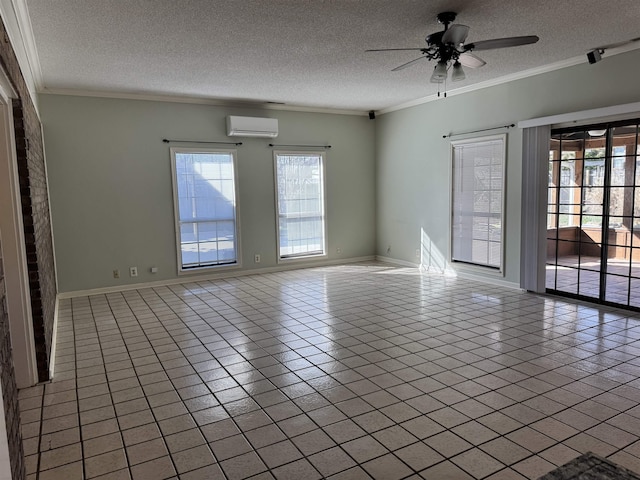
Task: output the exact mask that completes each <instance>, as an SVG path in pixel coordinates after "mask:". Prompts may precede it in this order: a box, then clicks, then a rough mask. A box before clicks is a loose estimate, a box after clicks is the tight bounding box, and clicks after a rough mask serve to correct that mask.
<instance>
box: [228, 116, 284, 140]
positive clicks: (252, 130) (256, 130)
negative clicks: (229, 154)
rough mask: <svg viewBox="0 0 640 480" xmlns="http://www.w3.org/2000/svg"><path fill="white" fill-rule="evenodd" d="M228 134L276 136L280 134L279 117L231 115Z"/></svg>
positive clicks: (238, 135)
mask: <svg viewBox="0 0 640 480" xmlns="http://www.w3.org/2000/svg"><path fill="white" fill-rule="evenodd" d="M227 136H229V137H267V138H274V137H277V136H278V119H277V118H259V117H237V116H234V115H229V116H228V117H227Z"/></svg>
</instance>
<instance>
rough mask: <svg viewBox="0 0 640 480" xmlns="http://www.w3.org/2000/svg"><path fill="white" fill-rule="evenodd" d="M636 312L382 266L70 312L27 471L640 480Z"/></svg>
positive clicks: (28, 419) (31, 407)
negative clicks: (609, 464) (586, 473)
mask: <svg viewBox="0 0 640 480" xmlns="http://www.w3.org/2000/svg"><path fill="white" fill-rule="evenodd" d="M639 318H640V317H638V314H635V313H632V312H627V311H622V310H615V309H613V308H606V307H598V306H593V305H588V304H586V303H580V302H574V301H568V300H564V299H559V298H553V297H544V296H536V295H532V294H528V293H523V292H520V291H518V290H511V289H505V288H500V287H495V286H489V285H486V284H481V283H475V282H470V281H467V280H461V279H454V278H447V277H443V276H435V275H425V274H420V273H418V272H417V271H416V270H414V269H407V268H396V267H392V266H389V265H385V264H380V263H366V264H354V265H347V266H332V267H323V268H313V269H304V270H296V271H290V272H283V273H270V274H263V275H253V276H245V277H239V278H233V279H226V280H216V281H194V282H192V283H184V284H182V285H174V286H168V287H158V288H153V289H151V288H147V289H141V290H132V291H127V292H123V293H113V294H108V295H95V296H91V297H82V298H75V299H73V300H65V301H62V302H61V304H60V319H59V326H58V345H57V354H56V377H55V379H54V381H53V382H51V383H49V384H47V385H41V386H37V387H33V388H29V389H25V390H22V391H20V406H21V411H22V422H23V425H22V429H23V437H24V447H25V452H26V455H27V457H26V460H27V465H28V473H29V477H28V478H29V480H35V479H37V480H54V479H64V480H74V479H82V478H87V479H90V478H97V479H103V480H106V479H110V480H116V479H129V478H133V479H134V480H139V479H149V480H156V479H165V478H180V479H182V480H196V479H223V478H227V479H230V480H235V479H241V478H249V477H250V478H255V479H269V478H274V477H275V478H277V479H296V480H297V479H304V480H313V479H318V478H332V479H364V478H375V479H384V480H394V479H401V478H410V479H420V478H425V479H435V480H445V479H455V480H464V479H470V478H478V479H480V478H488V479H492V480H498V479H513V480H517V479H522V478H537V477H538V476H540V475H542V474H544V473H546V472H547V471H549V470H551V469H553V468H555V466H557V465H561V464H563V463H565V462H567V461H569V460H570V459H572V458H574V457H576V456H577V455H579V454H580V453H583V452H586V451H593V452H595V453H597V454H600V455H603V456H605V457H609V458H610V459H612V460H613V461H615V462H617V463H619V464H621V465H624V466H627V467H629V468H632V469H634V470H636V471H640V441H638V439H639V435H640V405H639V402H640V320H639Z"/></svg>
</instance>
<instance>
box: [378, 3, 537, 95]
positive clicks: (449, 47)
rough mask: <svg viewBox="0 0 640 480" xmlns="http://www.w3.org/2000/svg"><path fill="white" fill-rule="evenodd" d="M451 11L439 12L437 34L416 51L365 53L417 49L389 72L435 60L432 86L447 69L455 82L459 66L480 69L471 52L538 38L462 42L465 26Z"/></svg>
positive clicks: (461, 77)
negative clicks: (440, 25) (439, 26)
mask: <svg viewBox="0 0 640 480" xmlns="http://www.w3.org/2000/svg"><path fill="white" fill-rule="evenodd" d="M456 15H457V14H456V13H455V12H442V13H439V14H438V16H437V19H438V22H439V23H441V24H442V25H444V30H442V31H441V32H436V33H432V34H431V35H427V37H426V38H425V40H426V42H427V46H426V47H418V48H381V49H374V50H367V52H390V51H400V50H417V51H420V52H422V56H420V57H418V58H416V59H414V60H411V61H409V62H407V63H403V64H402V65H400V66H398V67H396V68H394V69H393V70H392V72H396V71H398V70H402V69H404V68H407V67H409V66H411V65H413V64H415V63H417V62H419V61H420V60H422V59H427V60H436V61H437V63H436V66H435V67H434V69H433V74H432V75H431V82H432V83H443V82H444V81H445V80H446V79H447V75H448V71H449V68H451V70H452V72H451V80H452V81H454V82H456V81H459V80H464V79H465V74H464V70H463V69H462V66H463V65H464V66H465V67H470V68H478V67H482V66H483V65H485V64H486V62H485V61H484V60H482V59H481V58H480V57H477V56H476V55H474V54H473V53H471V52H472V51H474V50H492V49H494V48H506V47H517V46H520V45H528V44H531V43H536V42H537V41H538V40H539V38H538V37H537V36H535V35H527V36H522V37H506V38H494V39H491V40H482V41H480V42H473V43H466V44H465V43H464V42H465V40H466V39H467V35H468V34H469V27H467V26H466V25H460V24H453V25H452V23H453V21H454V20H455V19H456Z"/></svg>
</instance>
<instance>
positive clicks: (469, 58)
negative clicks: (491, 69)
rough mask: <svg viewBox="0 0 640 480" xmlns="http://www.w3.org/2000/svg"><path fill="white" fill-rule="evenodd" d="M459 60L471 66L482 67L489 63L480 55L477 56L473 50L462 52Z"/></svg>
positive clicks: (466, 65)
mask: <svg viewBox="0 0 640 480" xmlns="http://www.w3.org/2000/svg"><path fill="white" fill-rule="evenodd" d="M458 61H459V62H460V63H461V64H462V65H464V66H465V67H469V68H480V67H482V66H483V65H486V64H487V62H485V61H484V60H482V59H481V58H480V57H477V56H475V55H474V54H473V53H471V52H465V53H461V54H460V57H458Z"/></svg>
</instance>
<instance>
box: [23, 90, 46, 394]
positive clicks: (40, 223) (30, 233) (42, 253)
mask: <svg viewBox="0 0 640 480" xmlns="http://www.w3.org/2000/svg"><path fill="white" fill-rule="evenodd" d="M26 100H27V101H25V100H24V99H16V100H14V101H13V119H14V127H15V135H16V154H17V159H18V177H19V178H20V197H21V202H22V214H23V224H24V237H25V244H26V245H25V246H26V253H27V269H28V272H29V289H30V293H31V311H32V314H33V333H34V336H35V346H36V361H37V365H38V377H39V380H40V381H41V382H42V381H44V380H48V379H49V357H50V353H51V339H52V336H53V317H54V313H55V312H54V310H55V302H56V293H57V292H56V284H55V270H54V269H55V267H54V262H53V244H52V241H51V225H50V221H49V219H50V216H49V197H48V191H47V176H46V171H45V166H44V155H43V149H42V137H41V129H40V121H39V119H38V116H37V115H36V112H35V109H34V108H33V105H32V104H31V102H30V99H29V98H27V99H26Z"/></svg>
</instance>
